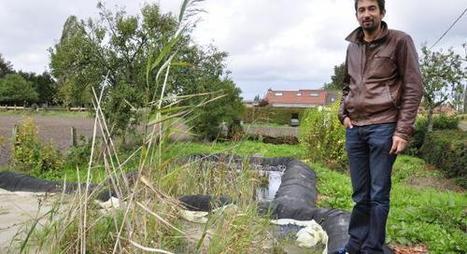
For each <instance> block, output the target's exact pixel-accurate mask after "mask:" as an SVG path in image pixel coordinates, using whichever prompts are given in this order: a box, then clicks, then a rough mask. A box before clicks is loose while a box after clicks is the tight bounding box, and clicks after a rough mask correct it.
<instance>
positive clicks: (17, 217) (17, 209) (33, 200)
mask: <svg viewBox="0 0 467 254" xmlns="http://www.w3.org/2000/svg"><path fill="white" fill-rule="evenodd" d="M0 200H1V201H2V202H1V203H0V253H17V252H18V248H17V247H18V245H19V244H20V243H21V241H22V240H23V239H24V236H25V235H26V233H27V230H28V227H30V226H31V225H32V223H33V221H34V220H35V219H36V218H40V217H41V216H42V215H44V214H45V213H47V212H48V211H49V210H50V209H51V208H52V201H53V200H54V196H51V195H50V194H47V195H46V194H44V193H31V192H9V191H6V190H3V189H0Z"/></svg>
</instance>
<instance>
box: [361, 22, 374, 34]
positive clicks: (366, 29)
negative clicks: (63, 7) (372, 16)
mask: <svg viewBox="0 0 467 254" xmlns="http://www.w3.org/2000/svg"><path fill="white" fill-rule="evenodd" d="M368 21H369V22H371V24H370V25H368V26H365V25H364V23H365V22H368ZM368 21H364V22H362V25H361V27H362V29H363V30H365V31H367V32H369V33H372V32H374V31H376V30H378V24H377V23H376V22H375V21H374V20H368Z"/></svg>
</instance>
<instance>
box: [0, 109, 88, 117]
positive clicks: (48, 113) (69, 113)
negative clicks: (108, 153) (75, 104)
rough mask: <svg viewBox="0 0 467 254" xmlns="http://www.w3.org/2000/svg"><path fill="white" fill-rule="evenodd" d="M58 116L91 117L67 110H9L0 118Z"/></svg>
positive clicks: (2, 112)
mask: <svg viewBox="0 0 467 254" xmlns="http://www.w3.org/2000/svg"><path fill="white" fill-rule="evenodd" d="M15 115H17V116H57V117H91V114H90V113H89V112H74V111H66V110H49V111H43V110H42V111H29V110H16V111H15V110H8V111H1V110H0V116H15Z"/></svg>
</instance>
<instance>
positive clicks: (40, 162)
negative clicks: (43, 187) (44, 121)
mask: <svg viewBox="0 0 467 254" xmlns="http://www.w3.org/2000/svg"><path fill="white" fill-rule="evenodd" d="M62 165H63V157H62V155H61V154H60V152H59V151H58V150H57V149H56V148H55V147H54V146H53V145H52V144H50V143H49V144H46V145H42V144H41V141H40V139H39V135H38V132H37V127H36V124H35V122H34V120H33V119H32V118H26V119H25V120H24V121H23V122H21V124H20V125H19V126H18V127H17V128H16V135H15V137H14V143H13V152H12V166H13V168H14V169H16V170H18V171H22V172H24V173H27V174H33V175H41V174H43V173H47V172H53V171H57V170H59V169H60V168H61V167H62Z"/></svg>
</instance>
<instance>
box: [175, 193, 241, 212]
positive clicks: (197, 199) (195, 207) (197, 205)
mask: <svg viewBox="0 0 467 254" xmlns="http://www.w3.org/2000/svg"><path fill="white" fill-rule="evenodd" d="M179 200H180V202H181V203H182V205H183V206H184V207H185V209H187V210H189V211H202V212H210V211H212V210H213V209H216V208H219V207H222V206H225V205H228V204H231V203H232V200H231V199H230V198H229V197H226V196H220V197H213V196H210V195H187V196H182V197H180V198H179Z"/></svg>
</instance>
